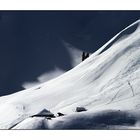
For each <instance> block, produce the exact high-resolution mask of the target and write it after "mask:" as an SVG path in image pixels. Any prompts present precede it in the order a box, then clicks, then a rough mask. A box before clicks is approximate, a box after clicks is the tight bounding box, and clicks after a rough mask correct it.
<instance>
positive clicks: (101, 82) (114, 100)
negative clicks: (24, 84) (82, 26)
mask: <svg viewBox="0 0 140 140" xmlns="http://www.w3.org/2000/svg"><path fill="white" fill-rule="evenodd" d="M139 83H140V20H138V21H136V22H135V23H133V24H132V25H130V26H128V27H127V28H125V29H124V30H122V31H121V32H120V33H118V34H117V35H116V36H115V37H113V38H112V39H111V40H110V41H109V42H107V43H106V44H105V45H104V46H103V47H101V48H100V49H99V50H97V51H96V52H95V53H93V54H92V55H91V56H90V57H89V58H88V59H86V60H85V61H84V62H82V63H81V64H79V65H78V66H76V67H75V68H74V69H72V70H70V71H68V72H66V73H65V74H63V75H62V76H59V77H58V78H56V79H53V80H50V81H48V82H46V83H43V84H41V85H39V86H35V87H33V88H30V89H27V90H23V91H20V92H17V93H14V94H12V95H8V96H4V97H0V105H1V106H0V114H2V115H1V116H0V128H1V129H8V128H11V126H13V125H15V124H17V123H18V122H20V121H22V120H24V119H26V118H28V117H29V116H32V115H34V114H36V113H38V112H39V111H40V110H42V109H44V108H46V109H49V110H51V111H52V112H53V113H57V112H58V111H60V112H63V113H65V114H67V115H72V114H73V115H74V114H75V112H74V111H75V108H76V107H77V106H84V107H86V108H87V109H88V111H87V112H92V113H95V112H98V111H102V110H110V109H111V110H121V111H128V110H129V111H132V110H134V111H135V112H137V110H139V109H140V85H139ZM56 120H57V119H56ZM29 121H30V119H29ZM58 121H59V120H58ZM27 122H28V120H27Z"/></svg>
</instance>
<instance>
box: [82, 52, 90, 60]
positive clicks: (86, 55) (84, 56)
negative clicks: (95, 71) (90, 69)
mask: <svg viewBox="0 0 140 140" xmlns="http://www.w3.org/2000/svg"><path fill="white" fill-rule="evenodd" d="M88 57H89V53H86V52H83V54H82V61H84V60H85V59H87V58H88Z"/></svg>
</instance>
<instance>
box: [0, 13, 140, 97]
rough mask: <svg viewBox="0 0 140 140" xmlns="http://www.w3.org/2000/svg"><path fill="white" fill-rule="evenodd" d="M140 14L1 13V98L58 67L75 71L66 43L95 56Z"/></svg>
mask: <svg viewBox="0 0 140 140" xmlns="http://www.w3.org/2000/svg"><path fill="white" fill-rule="evenodd" d="M139 18H140V12H139V11H0V96H3V95H7V94H11V93H13V92H16V91H19V90H22V89H23V88H22V86H21V85H22V84H23V83H24V82H26V81H36V80H37V77H38V76H40V75H41V74H43V73H45V72H50V71H52V70H53V69H54V68H55V67H58V68H60V69H62V70H65V71H67V70H69V69H71V68H72V64H71V57H70V54H69V52H68V51H67V49H66V48H65V46H64V44H63V43H62V41H63V40H65V41H66V42H68V43H70V44H71V45H73V46H74V47H75V48H78V49H80V50H83V51H87V52H90V53H93V52H94V51H96V50H97V49H98V48H100V47H101V46H102V45H103V44H104V43H106V42H107V41H108V40H109V39H111V38H112V37H113V36H114V35H115V34H117V33H118V32H119V31H121V30H122V29H124V28H125V27H126V26H128V25H130V24H131V23H133V22H134V21H136V20H138V19H139Z"/></svg>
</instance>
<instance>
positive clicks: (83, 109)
mask: <svg viewBox="0 0 140 140" xmlns="http://www.w3.org/2000/svg"><path fill="white" fill-rule="evenodd" d="M82 111H87V109H86V108H84V107H76V112H82Z"/></svg>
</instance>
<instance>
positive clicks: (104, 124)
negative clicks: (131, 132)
mask: <svg viewBox="0 0 140 140" xmlns="http://www.w3.org/2000/svg"><path fill="white" fill-rule="evenodd" d="M68 118H69V119H68ZM68 118H67V117H66V118H64V120H61V121H58V122H56V123H55V124H54V125H53V128H52V129H66V130H67V129H68V130H69V129H71V130H81V129H113V127H114V126H134V125H135V123H136V121H137V119H136V117H135V116H134V115H132V114H130V113H128V112H125V111H103V112H99V113H96V114H90V113H88V114H85V113H81V115H80V114H79V116H74V115H73V116H71V117H68Z"/></svg>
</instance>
